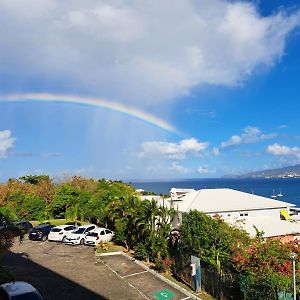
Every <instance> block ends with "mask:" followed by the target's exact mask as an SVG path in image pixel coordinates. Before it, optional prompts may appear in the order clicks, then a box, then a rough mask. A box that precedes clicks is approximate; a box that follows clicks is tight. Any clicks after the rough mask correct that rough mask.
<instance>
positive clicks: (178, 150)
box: [140, 138, 209, 159]
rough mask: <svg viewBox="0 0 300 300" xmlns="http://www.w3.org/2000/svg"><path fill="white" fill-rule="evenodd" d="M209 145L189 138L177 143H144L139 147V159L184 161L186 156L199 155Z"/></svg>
mask: <svg viewBox="0 0 300 300" xmlns="http://www.w3.org/2000/svg"><path fill="white" fill-rule="evenodd" d="M208 145H209V143H206V142H204V143H202V142H199V141H198V140H196V139H194V138H191V139H186V140H181V141H179V142H178V143H168V142H158V141H152V142H144V143H142V145H141V151H140V156H141V157H149V156H150V157H159V156H163V157H166V158H168V159H185V158H186V156H187V155H201V154H202V153H203V151H204V150H205V149H207V147H208Z"/></svg>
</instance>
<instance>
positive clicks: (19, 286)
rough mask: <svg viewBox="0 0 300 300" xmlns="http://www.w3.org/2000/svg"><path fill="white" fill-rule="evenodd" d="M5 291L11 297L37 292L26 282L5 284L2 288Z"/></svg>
mask: <svg viewBox="0 0 300 300" xmlns="http://www.w3.org/2000/svg"><path fill="white" fill-rule="evenodd" d="M0 287H1V288H2V289H3V290H5V291H6V292H7V293H8V295H9V296H17V295H20V294H25V293H31V292H35V291H36V289H35V288H34V287H33V286H32V285H31V284H29V283H28V282H25V281H14V282H9V283H4V284H2V285H1V286H0Z"/></svg>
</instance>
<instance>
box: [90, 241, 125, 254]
mask: <svg viewBox="0 0 300 300" xmlns="http://www.w3.org/2000/svg"><path fill="white" fill-rule="evenodd" d="M109 252H126V248H125V247H123V246H120V245H116V244H115V243H112V242H107V243H100V244H99V245H97V246H96V253H109Z"/></svg>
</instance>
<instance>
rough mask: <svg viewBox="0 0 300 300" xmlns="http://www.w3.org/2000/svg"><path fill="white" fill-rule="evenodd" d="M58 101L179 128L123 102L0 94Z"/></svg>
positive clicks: (8, 98)
mask: <svg viewBox="0 0 300 300" xmlns="http://www.w3.org/2000/svg"><path fill="white" fill-rule="evenodd" d="M29 101H34V102H57V103H69V104H80V105H87V106H94V107H100V108H104V109H108V110H111V111H115V112H118V113H121V114H124V115H127V116H129V117H133V118H135V119H138V120H141V121H143V122H145V123H147V124H150V125H153V126H155V127H158V128H160V129H163V130H166V131H168V132H171V133H175V134H176V133H177V130H176V129H175V128H174V127H173V126H172V125H171V124H169V123H167V122H166V121H164V120H162V119H160V118H158V117H156V116H154V115H152V114H149V113H147V112H145V111H142V110H140V109H137V108H134V107H132V106H128V105H125V104H122V103H118V102H113V101H109V100H106V99H100V98H85V97H78V96H71V95H55V94H46V93H31V94H14V95H8V96H0V102H8V103H9V102H29Z"/></svg>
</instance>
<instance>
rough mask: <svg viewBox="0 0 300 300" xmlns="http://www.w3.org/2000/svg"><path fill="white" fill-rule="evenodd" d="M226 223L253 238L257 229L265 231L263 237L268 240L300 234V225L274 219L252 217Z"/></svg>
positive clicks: (229, 220)
mask: <svg viewBox="0 0 300 300" xmlns="http://www.w3.org/2000/svg"><path fill="white" fill-rule="evenodd" d="M226 222H228V223H230V224H231V225H233V226H235V227H237V228H240V229H244V230H245V231H246V232H248V233H249V235H250V236H251V237H255V236H256V230H255V227H256V228H257V229H258V230H259V231H263V232H264V234H263V237H266V238H267V237H275V236H284V235H288V234H293V235H295V234H296V235H297V234H300V224H297V223H293V222H289V221H283V220H280V219H276V218H274V217H273V218H272V217H251V218H246V219H243V220H233V219H228V220H226ZM254 226H255V227H254Z"/></svg>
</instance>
